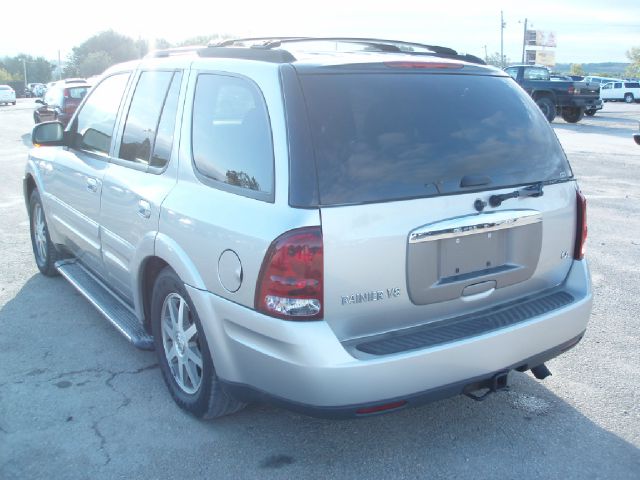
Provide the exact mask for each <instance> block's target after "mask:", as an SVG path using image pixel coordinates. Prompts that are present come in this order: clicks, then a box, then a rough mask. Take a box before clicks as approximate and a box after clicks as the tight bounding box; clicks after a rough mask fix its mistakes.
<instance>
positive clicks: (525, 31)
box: [521, 18, 527, 65]
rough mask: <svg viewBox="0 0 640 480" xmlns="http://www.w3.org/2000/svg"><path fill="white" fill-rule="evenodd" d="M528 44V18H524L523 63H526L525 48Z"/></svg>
mask: <svg viewBox="0 0 640 480" xmlns="http://www.w3.org/2000/svg"><path fill="white" fill-rule="evenodd" d="M526 45H527V19H526V18H525V19H524V33H523V34H522V62H521V63H522V64H523V65H524V49H525V46H526Z"/></svg>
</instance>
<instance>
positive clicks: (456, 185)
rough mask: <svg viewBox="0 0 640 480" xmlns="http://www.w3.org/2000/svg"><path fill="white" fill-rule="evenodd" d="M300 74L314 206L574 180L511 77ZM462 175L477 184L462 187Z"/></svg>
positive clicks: (556, 145)
mask: <svg viewBox="0 0 640 480" xmlns="http://www.w3.org/2000/svg"><path fill="white" fill-rule="evenodd" d="M300 78H301V83H302V88H303V91H304V97H305V100H306V104H307V110H308V115H309V118H310V122H311V135H312V139H313V145H314V151H315V160H316V170H317V175H318V183H319V196H320V203H321V204H322V205H338V204H352V203H364V202H375V201H383V200H394V199H407V198H416V197H425V196H434V195H442V194H451V193H458V192H464V191H469V190H474V189H475V190H478V189H495V188H498V187H506V186H514V185H521V184H527V183H533V182H540V181H551V180H559V179H566V178H569V177H571V176H572V173H571V170H570V167H569V164H568V162H567V160H566V157H565V155H564V152H563V151H562V149H561V147H560V145H559V143H558V140H557V138H556V136H555V134H554V133H553V131H552V130H551V128H550V127H549V124H548V122H547V121H546V119H545V118H544V116H543V115H542V114H541V113H540V111H539V110H538V108H537V107H536V105H535V104H534V103H533V102H532V101H531V100H530V99H529V98H528V96H527V95H526V94H525V93H524V92H523V91H522V89H521V88H520V87H519V86H518V85H517V84H516V83H515V82H514V81H513V80H512V79H511V78H501V77H488V76H470V75H434V74H397V73H396V74H357V75H356V74H343V75H338V74H336V75H315V74H312V75H302V76H301V77H300ZM465 177H466V178H471V177H477V178H482V179H483V180H481V181H480V183H477V182H476V183H474V185H475V186H474V187H473V188H469V186H467V185H468V184H466V185H465V187H461V181H462V179H463V178H465ZM472 183H473V182H472ZM463 184H464V182H463Z"/></svg>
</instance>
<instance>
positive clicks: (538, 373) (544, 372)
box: [531, 363, 551, 380]
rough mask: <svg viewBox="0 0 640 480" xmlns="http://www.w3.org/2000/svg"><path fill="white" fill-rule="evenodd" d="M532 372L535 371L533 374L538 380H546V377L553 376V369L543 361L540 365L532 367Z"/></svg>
mask: <svg viewBox="0 0 640 480" xmlns="http://www.w3.org/2000/svg"><path fill="white" fill-rule="evenodd" d="M531 373H533V376H534V377H536V378H537V379H538V380H544V379H545V378H547V377H549V376H551V371H550V370H549V369H548V368H547V366H546V365H545V364H544V363H541V364H540V365H538V366H535V367H533V368H531Z"/></svg>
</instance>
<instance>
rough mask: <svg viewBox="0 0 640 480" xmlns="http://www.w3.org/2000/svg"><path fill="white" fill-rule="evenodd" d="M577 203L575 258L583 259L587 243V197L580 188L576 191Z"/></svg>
mask: <svg viewBox="0 0 640 480" xmlns="http://www.w3.org/2000/svg"><path fill="white" fill-rule="evenodd" d="M576 204H577V219H576V246H575V249H574V251H573V258H575V259H576V260H582V259H583V258H584V253H585V250H586V243H587V199H586V198H585V196H584V195H583V194H582V192H581V191H580V190H578V191H577V192H576Z"/></svg>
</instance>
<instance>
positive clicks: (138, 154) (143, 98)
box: [118, 72, 174, 165]
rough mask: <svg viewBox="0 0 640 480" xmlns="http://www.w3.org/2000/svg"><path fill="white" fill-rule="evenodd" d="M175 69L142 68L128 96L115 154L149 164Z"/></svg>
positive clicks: (125, 158)
mask: <svg viewBox="0 0 640 480" xmlns="http://www.w3.org/2000/svg"><path fill="white" fill-rule="evenodd" d="M173 75H174V72H143V73H142V74H141V75H140V79H139V80H138V84H137V85H136V90H135V92H134V94H133V99H132V100H131V106H130V107H129V113H128V115H127V120H126V123H125V126H124V133H123V135H122V142H121V144H120V152H119V154H118V157H120V158H122V159H124V160H130V161H132V162H136V163H142V164H145V165H146V164H148V163H149V159H150V158H151V152H152V151H153V144H154V141H155V137H156V131H157V128H158V123H159V119H160V113H161V111H162V106H163V105H164V103H165V99H166V98H167V91H168V90H169V86H170V84H171V80H172V79H173Z"/></svg>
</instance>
